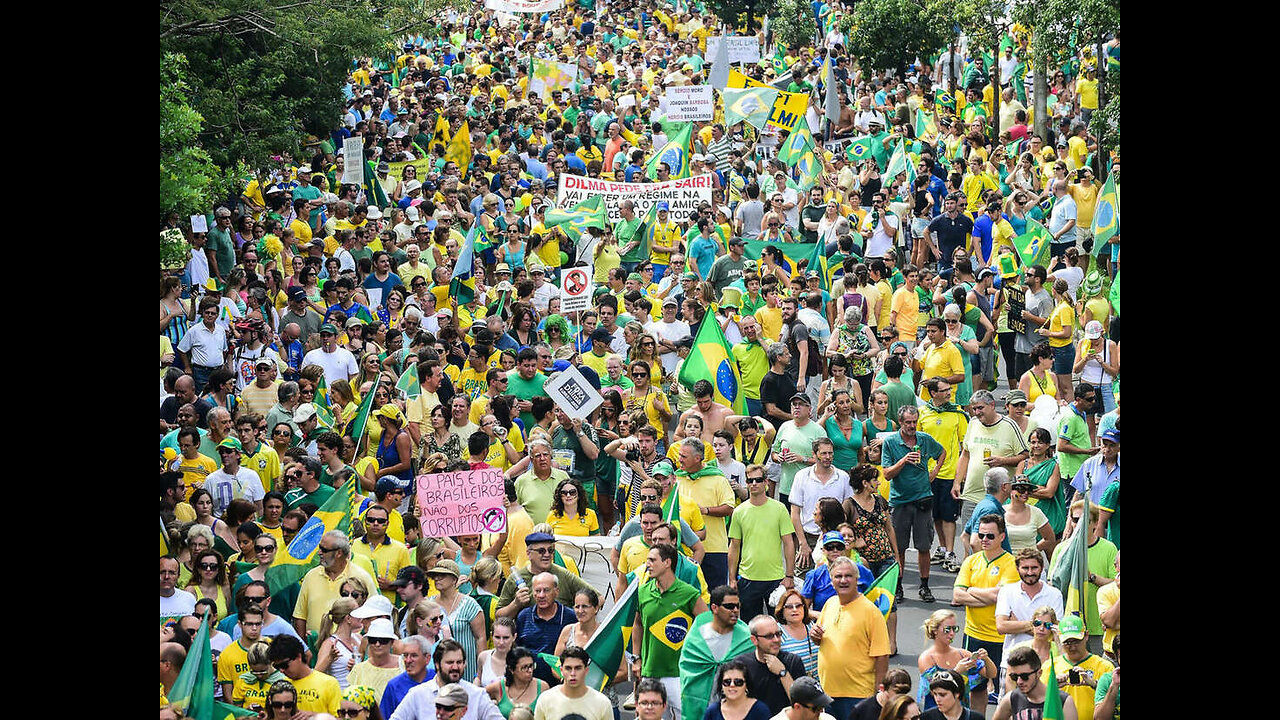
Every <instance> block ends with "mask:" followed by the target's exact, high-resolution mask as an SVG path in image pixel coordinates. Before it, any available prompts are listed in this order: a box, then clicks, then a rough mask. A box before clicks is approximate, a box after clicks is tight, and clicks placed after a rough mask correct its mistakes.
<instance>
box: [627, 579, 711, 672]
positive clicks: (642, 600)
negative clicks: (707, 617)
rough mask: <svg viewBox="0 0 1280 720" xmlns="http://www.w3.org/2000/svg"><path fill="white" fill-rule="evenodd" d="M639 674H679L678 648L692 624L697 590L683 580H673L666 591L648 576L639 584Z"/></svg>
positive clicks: (699, 594) (682, 645)
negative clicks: (641, 633)
mask: <svg viewBox="0 0 1280 720" xmlns="http://www.w3.org/2000/svg"><path fill="white" fill-rule="evenodd" d="M637 596H638V602H639V611H638V612H639V615H640V628H641V629H642V630H643V632H644V636H643V637H642V638H641V639H640V658H641V667H640V674H642V675H644V676H645V677H659V678H661V677H679V676H680V649H681V648H683V647H684V638H685V635H686V634H687V633H688V632H689V626H690V625H692V624H693V615H694V606H695V605H697V603H698V598H699V597H701V593H700V592H699V591H698V589H697V588H695V587H693V586H692V585H690V584H689V583H687V582H684V581H683V580H680V579H679V578H677V579H675V580H674V581H672V583H671V587H669V588H667V590H666V592H662V591H660V590H658V581H657V580H654V579H652V578H651V579H649V580H648V581H646V582H645V584H643V585H641V586H640V590H639V592H638V593H637Z"/></svg>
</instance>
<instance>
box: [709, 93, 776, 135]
mask: <svg viewBox="0 0 1280 720" xmlns="http://www.w3.org/2000/svg"><path fill="white" fill-rule="evenodd" d="M778 92H779V91H778V90H777V89H776V88H762V87H747V88H725V89H724V90H723V91H722V92H721V93H720V96H721V99H723V100H724V121H725V124H726V125H736V124H738V123H739V122H741V121H743V120H746V121H747V123H748V124H749V125H751V126H752V127H754V128H756V129H757V130H762V129H764V125H765V123H767V122H769V113H770V112H771V111H772V110H773V104H774V103H775V102H777V101H778Z"/></svg>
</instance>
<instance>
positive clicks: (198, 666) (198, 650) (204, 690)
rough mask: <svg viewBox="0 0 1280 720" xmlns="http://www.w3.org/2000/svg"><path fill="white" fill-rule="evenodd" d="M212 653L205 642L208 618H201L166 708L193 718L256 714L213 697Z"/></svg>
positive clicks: (222, 719)
mask: <svg viewBox="0 0 1280 720" xmlns="http://www.w3.org/2000/svg"><path fill="white" fill-rule="evenodd" d="M213 683H214V674H213V652H212V650H211V648H210V642H209V621H208V620H207V619H206V620H202V621H201V622H200V629H199V630H197V631H196V637H195V639H194V640H192V641H191V649H190V650H189V651H188V652H187V659H186V661H185V662H184V663H183V664H182V670H181V671H179V672H178V678H177V679H176V680H175V681H174V683H173V689H172V690H170V691H169V707H171V708H173V709H174V710H175V711H176V712H177V713H178V715H179V716H180V717H189V718H193V719H194V720H227V719H228V718H241V717H257V716H258V713H256V712H254V711H252V710H245V709H244V708H240V707H236V706H235V705H228V704H226V703H222V702H218V701H217V700H214V699H213Z"/></svg>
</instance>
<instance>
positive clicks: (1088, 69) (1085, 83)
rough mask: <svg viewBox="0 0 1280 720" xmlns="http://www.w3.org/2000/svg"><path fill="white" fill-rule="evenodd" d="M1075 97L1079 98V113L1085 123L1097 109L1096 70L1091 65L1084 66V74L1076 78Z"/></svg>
mask: <svg viewBox="0 0 1280 720" xmlns="http://www.w3.org/2000/svg"><path fill="white" fill-rule="evenodd" d="M1076 97H1077V98H1078V99H1079V100H1080V115H1081V116H1083V117H1084V121H1085V122H1086V123H1087V122H1089V120H1091V119H1092V118H1093V114H1094V113H1095V112H1097V110H1098V71H1097V70H1095V69H1094V68H1093V66H1091V65H1086V66H1085V68H1084V76H1083V77H1081V78H1079V79H1078V80H1076Z"/></svg>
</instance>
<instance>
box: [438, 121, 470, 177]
mask: <svg viewBox="0 0 1280 720" xmlns="http://www.w3.org/2000/svg"><path fill="white" fill-rule="evenodd" d="M444 159H445V161H446V162H455V163H457V164H458V170H460V171H461V172H462V178H463V179H464V180H465V179H466V178H467V170H468V168H470V167H471V130H470V129H469V128H468V127H467V121H465V120H463V121H462V127H460V128H458V132H457V134H455V135H454V136H453V137H451V138H449V144H448V145H446V146H445V148H444Z"/></svg>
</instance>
